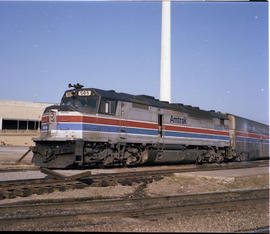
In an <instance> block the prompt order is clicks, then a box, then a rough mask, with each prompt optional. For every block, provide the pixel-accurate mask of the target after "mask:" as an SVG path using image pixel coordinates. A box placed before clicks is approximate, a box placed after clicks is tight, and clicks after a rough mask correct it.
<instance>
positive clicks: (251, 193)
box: [0, 189, 269, 226]
mask: <svg viewBox="0 0 270 234" xmlns="http://www.w3.org/2000/svg"><path fill="white" fill-rule="evenodd" d="M268 199H269V189H252V190H236V191H227V192H212V193H199V194H185V195H183V194H182V195H174V196H159V197H148V198H132V199H127V198H124V199H107V200H83V199H81V201H79V200H76V201H70V200H67V201H65V200H62V201H61V202H59V201H58V202H53V201H52V200H51V201H49V202H48V201H47V202H44V203H42V201H40V203H38V204H37V203H35V204H21V205H2V206H0V226H1V225H8V224H11V223H13V224H14V223H15V222H23V223H25V222H27V221H30V222H33V221H38V222H40V221H42V220H48V219H49V220H51V219H59V218H63V219H65V220H66V219H67V218H69V217H70V218H74V217H81V216H94V217H97V216H114V217H115V216H119V217H134V216H135V217H138V216H140V217H141V216H151V215H162V214H169V213H178V212H181V211H189V210H192V209H193V210H194V209H195V210H196V209H200V212H204V211H205V212H209V209H202V208H203V207H209V206H210V207H211V208H212V209H215V207H217V206H219V207H223V208H226V206H230V207H231V206H233V207H236V206H237V204H240V203H241V202H249V201H250V202H251V201H255V202H258V201H259V200H261V201H264V202H265V201H268ZM29 212H30V214H29ZM31 212H32V213H31ZM7 216H8V217H7Z"/></svg>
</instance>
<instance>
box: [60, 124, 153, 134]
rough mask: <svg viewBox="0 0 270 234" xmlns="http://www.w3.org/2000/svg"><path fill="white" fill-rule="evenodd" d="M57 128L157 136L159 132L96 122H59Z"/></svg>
mask: <svg viewBox="0 0 270 234" xmlns="http://www.w3.org/2000/svg"><path fill="white" fill-rule="evenodd" d="M57 130H80V131H98V132H112V133H130V134H142V135H151V136H155V135H157V134H158V131H157V130H151V129H143V128H127V127H120V126H106V125H95V124H81V123H78V124H77V123H58V124H57Z"/></svg>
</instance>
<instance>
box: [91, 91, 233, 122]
mask: <svg viewBox="0 0 270 234" xmlns="http://www.w3.org/2000/svg"><path fill="white" fill-rule="evenodd" d="M91 90H93V91H94V92H96V93H97V94H98V95H100V96H102V97H104V98H108V99H114V100H119V101H125V102H133V103H138V104H143V105H148V106H153V107H158V108H164V109H170V110H175V111H181V112H185V113H188V114H190V115H193V116H194V117H196V116H198V117H200V118H203V117H204V118H213V117H214V118H220V119H228V118H227V116H226V115H225V114H223V113H221V112H215V111H213V110H211V111H205V110H201V109H200V108H199V107H193V106H190V105H184V104H182V103H169V102H165V101H160V100H158V99H156V98H155V97H152V96H148V95H132V94H127V93H117V92H115V91H114V90H102V89H95V88H92V89H91Z"/></svg>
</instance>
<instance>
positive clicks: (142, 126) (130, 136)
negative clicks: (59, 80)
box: [33, 87, 239, 168]
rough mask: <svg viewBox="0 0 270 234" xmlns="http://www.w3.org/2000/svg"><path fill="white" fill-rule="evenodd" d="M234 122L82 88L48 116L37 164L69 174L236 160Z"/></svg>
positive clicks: (50, 109) (68, 94)
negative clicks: (108, 168)
mask: <svg viewBox="0 0 270 234" xmlns="http://www.w3.org/2000/svg"><path fill="white" fill-rule="evenodd" d="M230 118H231V117H230V116H228V117H227V115H225V114H222V113H220V112H218V113H217V112H214V111H204V110H200V109H199V108H198V107H191V106H186V105H183V104H169V103H167V102H161V101H159V100H157V99H155V98H154V97H150V96H146V95H130V94H125V93H116V92H115V91H104V90H99V89H82V88H81V87H79V88H75V89H73V90H68V91H66V92H65V94H64V96H63V98H62V101H61V103H60V105H59V106H51V107H48V108H47V109H46V110H45V111H44V114H43V117H42V130H41V135H40V138H38V139H34V141H35V143H36V146H35V148H34V150H33V153H34V157H33V161H34V163H35V164H36V165H38V166H41V167H48V168H68V167H93V166H118V165H124V166H125V165H140V164H147V163H148V164H150V163H151V164H162V163H167V164H174V163H193V162H197V163H203V162H222V161H228V160H235V159H237V158H239V153H238V154H237V149H236V148H237V147H234V148H232V147H231V145H232V135H233V134H232V131H231V129H230V126H231V124H230ZM238 148H239V147H238Z"/></svg>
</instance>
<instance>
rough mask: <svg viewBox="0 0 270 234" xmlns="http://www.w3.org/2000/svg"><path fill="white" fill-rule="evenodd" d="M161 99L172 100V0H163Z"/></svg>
mask: <svg viewBox="0 0 270 234" xmlns="http://www.w3.org/2000/svg"><path fill="white" fill-rule="evenodd" d="M160 100H161V101H168V102H171V1H170V0H162V19H161V58H160Z"/></svg>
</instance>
